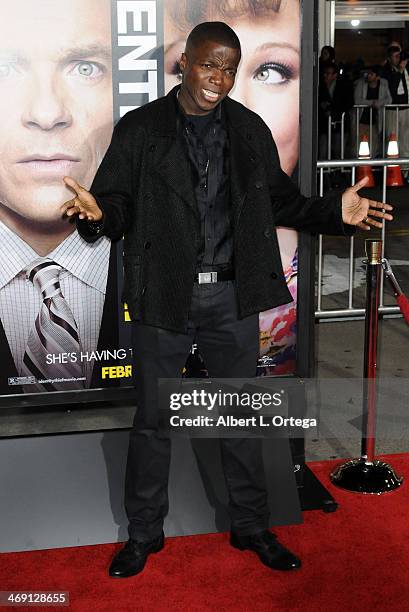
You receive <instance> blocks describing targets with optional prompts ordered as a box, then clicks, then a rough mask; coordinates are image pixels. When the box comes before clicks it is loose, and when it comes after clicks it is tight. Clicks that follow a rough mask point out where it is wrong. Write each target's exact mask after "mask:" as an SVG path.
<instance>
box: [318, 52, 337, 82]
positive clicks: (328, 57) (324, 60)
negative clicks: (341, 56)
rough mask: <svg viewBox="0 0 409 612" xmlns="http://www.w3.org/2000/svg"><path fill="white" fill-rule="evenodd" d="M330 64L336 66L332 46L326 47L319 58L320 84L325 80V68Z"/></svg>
mask: <svg viewBox="0 0 409 612" xmlns="http://www.w3.org/2000/svg"><path fill="white" fill-rule="evenodd" d="M328 64H335V49H334V47H331V45H324V47H322V49H321V53H320V56H319V58H318V66H319V82H320V83H321V81H322V80H323V78H324V67H325V66H328Z"/></svg>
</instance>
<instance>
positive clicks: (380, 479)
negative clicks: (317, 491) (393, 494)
mask: <svg viewBox="0 0 409 612" xmlns="http://www.w3.org/2000/svg"><path fill="white" fill-rule="evenodd" d="M330 478H331V482H332V483H333V484H334V485H336V486H337V487H340V488H341V489H346V490H347V491H352V492H354V493H366V494H369V495H382V493H389V492H390V491H394V490H395V489H397V488H398V487H400V486H401V484H402V482H403V477H401V476H398V475H397V474H396V473H395V471H394V469H393V468H392V467H391V466H390V465H389V464H388V463H384V462H383V461H377V460H375V461H371V462H368V463H366V462H365V461H364V460H363V459H352V460H351V461H347V462H346V463H344V464H342V465H340V466H338V467H337V468H336V469H335V470H334V471H333V472H332V473H331V475H330Z"/></svg>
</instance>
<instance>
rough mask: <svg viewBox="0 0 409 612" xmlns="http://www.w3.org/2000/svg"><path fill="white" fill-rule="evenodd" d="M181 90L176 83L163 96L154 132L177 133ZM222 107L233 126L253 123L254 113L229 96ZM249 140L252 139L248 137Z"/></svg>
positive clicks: (225, 116) (240, 126) (224, 115)
mask: <svg viewBox="0 0 409 612" xmlns="http://www.w3.org/2000/svg"><path fill="white" fill-rule="evenodd" d="M179 90H180V85H176V87H174V88H173V89H171V90H170V92H169V93H168V94H167V95H166V96H164V97H163V98H161V101H162V102H163V105H161V108H160V110H159V108H158V111H159V113H158V115H157V116H156V117H155V121H154V128H153V130H154V132H157V133H161V134H176V133H177V110H178V102H177V93H178V91H179ZM220 107H221V113H222V116H223V119H225V120H226V121H227V124H228V125H229V126H231V127H232V128H235V129H238V128H242V127H243V126H244V125H248V124H249V123H251V120H250V117H249V115H253V114H254V113H253V112H252V111H249V109H247V108H246V107H244V106H243V105H242V104H240V103H239V102H236V101H235V100H232V99H231V98H229V97H228V96H227V97H226V98H224V100H222V102H220ZM247 140H250V139H248V138H247Z"/></svg>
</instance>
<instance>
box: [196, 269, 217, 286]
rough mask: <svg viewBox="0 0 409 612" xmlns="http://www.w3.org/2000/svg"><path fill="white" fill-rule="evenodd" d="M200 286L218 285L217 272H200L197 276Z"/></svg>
mask: <svg viewBox="0 0 409 612" xmlns="http://www.w3.org/2000/svg"><path fill="white" fill-rule="evenodd" d="M197 280H198V283H199V285H204V284H206V283H217V272H199V273H198V275H197Z"/></svg>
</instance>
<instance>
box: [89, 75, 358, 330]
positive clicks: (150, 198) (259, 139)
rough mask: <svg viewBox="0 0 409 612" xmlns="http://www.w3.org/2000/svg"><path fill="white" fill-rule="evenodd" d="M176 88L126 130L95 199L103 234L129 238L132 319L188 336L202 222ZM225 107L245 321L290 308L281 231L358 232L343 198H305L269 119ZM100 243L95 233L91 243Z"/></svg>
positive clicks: (133, 117) (129, 117)
mask: <svg viewBox="0 0 409 612" xmlns="http://www.w3.org/2000/svg"><path fill="white" fill-rule="evenodd" d="M177 89H178V88H177V87H175V88H174V89H173V90H172V91H171V92H170V93H169V94H168V95H167V96H165V97H163V98H160V99H158V100H155V101H154V102H151V103H149V104H146V105H145V106H142V107H140V108H138V109H136V110H134V111H131V112H129V113H127V114H126V115H125V116H124V117H123V118H122V119H121V120H120V121H119V122H118V124H117V125H116V127H115V129H114V133H113V137H112V142H111V145H110V147H109V149H108V151H107V153H106V155H105V157H104V159H103V161H102V163H101V165H100V167H99V170H98V172H97V174H96V177H95V180H94V182H93V184H92V187H91V192H92V194H93V195H94V196H95V197H96V199H97V200H98V202H99V205H100V207H101V209H102V210H103V212H104V222H103V226H102V229H101V231H100V234H101V233H103V234H106V235H107V236H108V237H109V238H111V239H112V240H117V239H119V238H121V237H122V235H124V274H125V277H124V291H123V299H124V301H126V302H127V303H128V306H129V311H130V314H131V317H132V318H133V319H136V320H141V321H143V322H144V323H146V324H148V325H153V326H157V327H162V328H165V329H169V330H174V331H177V332H184V331H186V329H187V322H188V312H189V307H190V302H191V296H192V292H193V282H194V275H195V267H196V258H197V249H198V245H199V241H200V219H199V211H198V208H197V204H196V201H195V195H194V186H193V182H192V181H193V179H192V172H191V168H190V165H189V164H190V162H189V159H188V157H187V154H186V153H185V149H184V142H183V140H182V139H181V138H180V136H178V131H177V104H178V103H177V100H176V93H177ZM221 104H222V113H224V116H225V119H226V123H227V126H228V134H229V155H230V193H231V207H232V223H233V232H234V267H235V275H236V284H237V296H238V307H239V314H240V317H245V316H247V315H250V314H253V313H256V312H261V311H264V310H268V309H269V308H273V307H275V306H278V305H280V304H286V303H288V302H290V301H291V300H292V297H291V295H290V293H289V291H288V289H287V285H286V283H285V279H284V277H283V272H282V265H281V258H280V252H279V247H278V242H277V235H276V231H275V227H276V226H277V225H284V226H289V227H294V228H296V229H297V230H306V231H312V232H319V233H327V234H347V233H350V231H349V229H348V226H344V224H343V222H342V215H341V196H340V195H332V196H327V197H325V198H317V197H312V198H305V197H304V196H302V195H301V194H300V193H299V191H298V189H297V187H296V186H295V185H294V184H293V182H292V181H291V180H290V179H289V177H288V176H287V175H286V174H285V173H284V172H283V171H282V170H281V168H280V162H279V157H278V153H277V148H276V146H275V143H274V141H273V139H272V136H271V133H270V130H269V129H268V127H267V126H266V124H265V123H264V122H263V120H262V119H261V118H260V117H259V116H258V115H256V114H255V113H253V112H252V111H250V110H248V109H247V108H245V107H244V106H243V105H242V104H239V103H238V102H235V101H234V100H231V99H230V98H225V100H223V102H222V103H221ZM350 229H352V228H350ZM79 231H80V232H81V234H82V235H83V236H84V238H87V229H86V224H84V223H79ZM100 234H99V235H100ZM97 238H98V235H94V236H92V235H89V234H88V239H89V240H96V239H97Z"/></svg>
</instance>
